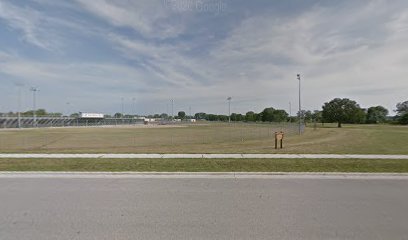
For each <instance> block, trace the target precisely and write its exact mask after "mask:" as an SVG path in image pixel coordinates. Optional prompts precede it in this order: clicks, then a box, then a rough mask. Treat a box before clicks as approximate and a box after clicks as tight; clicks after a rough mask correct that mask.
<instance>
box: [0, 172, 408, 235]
mask: <svg viewBox="0 0 408 240" xmlns="http://www.w3.org/2000/svg"><path fill="white" fill-rule="evenodd" d="M407 223H408V180H407V178H405V179H398V178H396V179H364V178H361V179H358V178H350V179H347V178H338V179H335V178H334V179H325V178H321V179H319V178H318V177H314V178H299V177H298V178H285V177H281V178H237V179H236V178H231V177H227V178H222V177H220V176H218V177H217V178H211V177H209V178H204V177H203V178H188V177H182V178H174V177H173V178H166V177H161V178H126V177H124V178H78V177H75V176H73V177H72V178H52V177H49V178H36V177H32V178H19V177H8V178H0V239H1V240H8V239H10V240H11V239H13V240H14V239H19V240H24V239H30V240H36V239H38V240H46V239H98V240H101V239H177V240H179V239H180V240H181V239H370V240H373V239H408V227H407V226H408V225H407Z"/></svg>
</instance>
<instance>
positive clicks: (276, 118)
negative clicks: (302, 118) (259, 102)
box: [260, 107, 289, 122]
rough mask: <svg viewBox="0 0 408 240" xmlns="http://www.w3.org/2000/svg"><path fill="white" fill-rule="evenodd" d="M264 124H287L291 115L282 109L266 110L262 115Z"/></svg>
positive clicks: (271, 108)
mask: <svg viewBox="0 0 408 240" xmlns="http://www.w3.org/2000/svg"><path fill="white" fill-rule="evenodd" d="M260 116H261V119H262V121H263V122H286V121H287V119H288V117H289V114H288V113H287V112H286V111H285V110H282V109H274V108H273V107H270V108H265V109H264V110H263V111H262V112H261V113H260Z"/></svg>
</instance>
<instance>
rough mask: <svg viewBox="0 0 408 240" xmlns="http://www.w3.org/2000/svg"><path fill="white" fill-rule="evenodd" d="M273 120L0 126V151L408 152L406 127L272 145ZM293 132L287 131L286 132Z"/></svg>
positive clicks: (307, 136)
mask: <svg viewBox="0 0 408 240" xmlns="http://www.w3.org/2000/svg"><path fill="white" fill-rule="evenodd" d="M281 129H282V130H287V129H286V128H285V126H283V127H282V125H274V124H244V123H240V124H235V123H232V124H211V123H210V124H197V125H186V126H179V127H158V128H155V127H147V128H145V127H120V128H119V127H117V128H115V127H112V128H53V129H51V128H48V129H21V130H18V129H16V130H0V152H1V153H337V154H341V153H347V154H408V127H407V126H394V125H344V127H343V128H336V127H335V125H329V124H325V126H324V127H323V126H321V125H320V124H319V125H318V127H317V128H316V129H314V128H313V127H307V128H306V131H305V133H304V134H303V135H301V136H299V135H296V134H295V133H294V131H295V130H296V129H293V128H292V129H291V130H290V132H287V134H286V136H285V139H284V148H283V149H278V150H276V149H274V132H275V131H279V130H281ZM287 131H289V130H287Z"/></svg>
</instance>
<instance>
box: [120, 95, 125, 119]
mask: <svg viewBox="0 0 408 240" xmlns="http://www.w3.org/2000/svg"><path fill="white" fill-rule="evenodd" d="M124 101H125V99H124V98H123V97H121V98H120V102H121V111H120V112H121V115H122V116H121V117H122V122H123V117H124V115H123V112H124V111H125V110H124V109H125V106H124V104H125V103H124Z"/></svg>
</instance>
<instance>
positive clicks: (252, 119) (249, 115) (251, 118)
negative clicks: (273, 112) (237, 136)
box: [245, 111, 256, 122]
mask: <svg viewBox="0 0 408 240" xmlns="http://www.w3.org/2000/svg"><path fill="white" fill-rule="evenodd" d="M245 121H247V122H255V121H256V115H255V113H254V112H252V111H249V112H247V113H246V114H245Z"/></svg>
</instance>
